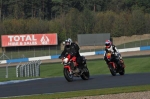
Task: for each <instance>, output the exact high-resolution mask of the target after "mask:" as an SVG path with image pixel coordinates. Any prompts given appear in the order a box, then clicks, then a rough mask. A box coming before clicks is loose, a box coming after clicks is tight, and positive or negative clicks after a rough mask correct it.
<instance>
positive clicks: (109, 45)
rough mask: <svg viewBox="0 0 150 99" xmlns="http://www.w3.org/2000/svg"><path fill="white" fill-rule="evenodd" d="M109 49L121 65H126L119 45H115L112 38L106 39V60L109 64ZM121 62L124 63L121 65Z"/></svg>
mask: <svg viewBox="0 0 150 99" xmlns="http://www.w3.org/2000/svg"><path fill="white" fill-rule="evenodd" d="M108 51H111V52H112V54H113V55H112V56H113V57H114V60H115V61H116V62H117V64H118V65H119V66H122V67H125V65H124V62H123V59H122V57H121V54H120V53H119V51H118V49H117V47H116V46H115V45H113V44H112V42H111V41H110V40H106V41H105V51H104V60H105V61H106V63H107V64H108V60H107V59H106V53H107V52H108ZM121 63H122V65H121Z"/></svg>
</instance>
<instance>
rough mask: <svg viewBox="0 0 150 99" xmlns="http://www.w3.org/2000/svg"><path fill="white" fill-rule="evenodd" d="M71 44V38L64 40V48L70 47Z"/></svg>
mask: <svg viewBox="0 0 150 99" xmlns="http://www.w3.org/2000/svg"><path fill="white" fill-rule="evenodd" d="M71 43H72V39H71V38H68V39H67V40H65V45H66V46H68V47H69V46H70V45H71Z"/></svg>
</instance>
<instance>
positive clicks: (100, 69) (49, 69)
mask: <svg viewBox="0 0 150 99" xmlns="http://www.w3.org/2000/svg"><path fill="white" fill-rule="evenodd" d="M149 59H150V56H149V57H141V58H124V62H125V65H126V68H125V71H126V73H144V72H150V66H149V64H150V61H149ZM87 65H88V68H89V71H90V74H91V75H98V74H110V71H109V69H108V67H107V65H106V64H105V61H104V60H100V59H97V60H87ZM5 71H6V68H0V81H6V80H13V79H25V78H16V69H15V67H8V71H9V76H8V78H5V74H6V72H5ZM2 75H3V76H2ZM58 76H63V65H62V64H61V63H47V64H41V66H40V77H42V78H45V77H58ZM29 78H31V77H29ZM29 78H27V79H29Z"/></svg>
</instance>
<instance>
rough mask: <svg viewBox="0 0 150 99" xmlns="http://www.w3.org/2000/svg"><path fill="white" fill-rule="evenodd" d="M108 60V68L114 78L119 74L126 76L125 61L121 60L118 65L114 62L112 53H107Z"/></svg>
mask: <svg viewBox="0 0 150 99" xmlns="http://www.w3.org/2000/svg"><path fill="white" fill-rule="evenodd" d="M106 58H107V61H108V68H109V70H110V72H111V74H112V75H113V76H116V74H117V73H119V74H120V75H124V74H125V66H124V63H123V60H120V62H119V63H120V64H117V63H116V61H114V57H113V54H112V53H111V52H108V53H106Z"/></svg>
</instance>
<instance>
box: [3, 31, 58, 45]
mask: <svg viewBox="0 0 150 99" xmlns="http://www.w3.org/2000/svg"><path fill="white" fill-rule="evenodd" d="M1 40H2V41H1V43H2V47H11V46H38V45H57V44H58V39H57V33H52V34H19V35H2V36H1Z"/></svg>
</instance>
